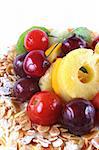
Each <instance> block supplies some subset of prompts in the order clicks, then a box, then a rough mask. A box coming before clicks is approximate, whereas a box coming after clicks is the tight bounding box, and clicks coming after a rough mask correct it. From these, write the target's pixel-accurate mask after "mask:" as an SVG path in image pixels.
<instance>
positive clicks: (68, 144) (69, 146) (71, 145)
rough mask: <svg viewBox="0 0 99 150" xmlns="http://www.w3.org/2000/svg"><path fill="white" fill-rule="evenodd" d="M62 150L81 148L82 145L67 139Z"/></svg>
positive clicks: (79, 149)
mask: <svg viewBox="0 0 99 150" xmlns="http://www.w3.org/2000/svg"><path fill="white" fill-rule="evenodd" d="M65 145H66V146H65V147H64V150H81V148H82V145H78V144H75V143H74V142H73V141H70V140H69V141H68V142H66V143H65Z"/></svg>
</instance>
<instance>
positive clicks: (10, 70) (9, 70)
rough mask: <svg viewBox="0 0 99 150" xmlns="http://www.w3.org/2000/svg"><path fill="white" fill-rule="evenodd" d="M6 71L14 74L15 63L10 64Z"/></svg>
mask: <svg viewBox="0 0 99 150" xmlns="http://www.w3.org/2000/svg"><path fill="white" fill-rule="evenodd" d="M6 73H7V74H9V75H14V69H13V64H9V65H8V66H7V67H6Z"/></svg>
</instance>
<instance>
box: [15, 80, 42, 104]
mask: <svg viewBox="0 0 99 150" xmlns="http://www.w3.org/2000/svg"><path fill="white" fill-rule="evenodd" d="M13 91H14V96H15V97H16V98H17V101H19V102H25V101H27V100H29V99H30V98H31V97H32V96H33V94H35V93H36V92H38V91H40V89H39V86H38V83H37V81H36V80H34V79H31V78H21V79H19V80H18V81H17V82H16V83H15V85H14V87H13Z"/></svg>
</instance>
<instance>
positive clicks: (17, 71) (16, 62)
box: [13, 53, 27, 77]
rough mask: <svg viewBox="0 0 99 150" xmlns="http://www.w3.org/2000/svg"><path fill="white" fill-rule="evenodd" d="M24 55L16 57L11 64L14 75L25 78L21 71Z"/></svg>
mask: <svg viewBox="0 0 99 150" xmlns="http://www.w3.org/2000/svg"><path fill="white" fill-rule="evenodd" d="M26 55H27V53H25V54H21V55H18V56H16V58H15V60H14V63H13V65H14V71H15V74H16V75H19V76H20V77H26V73H25V72H24V70H23V61H24V59H25V57H26Z"/></svg>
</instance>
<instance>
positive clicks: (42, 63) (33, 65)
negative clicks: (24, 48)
mask: <svg viewBox="0 0 99 150" xmlns="http://www.w3.org/2000/svg"><path fill="white" fill-rule="evenodd" d="M49 66H50V63H49V61H48V60H47V58H46V56H45V54H44V51H41V50H37V51H36V50H34V51H31V52H29V53H28V55H27V56H26V57H25V60H24V63H23V68H24V71H25V73H26V74H27V75H29V76H31V77H41V76H43V75H44V74H45V72H46V70H47V69H48V68H49Z"/></svg>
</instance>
